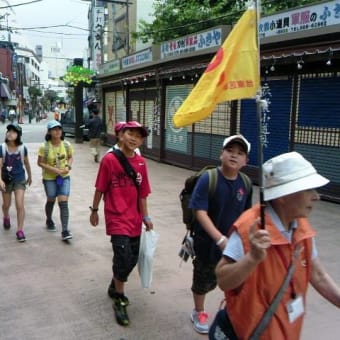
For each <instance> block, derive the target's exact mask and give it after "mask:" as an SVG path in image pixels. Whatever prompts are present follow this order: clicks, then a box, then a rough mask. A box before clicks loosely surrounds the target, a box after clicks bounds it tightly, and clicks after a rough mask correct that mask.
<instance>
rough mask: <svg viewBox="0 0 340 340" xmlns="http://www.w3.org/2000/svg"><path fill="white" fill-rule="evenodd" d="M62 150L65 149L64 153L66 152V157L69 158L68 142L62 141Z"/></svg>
mask: <svg viewBox="0 0 340 340" xmlns="http://www.w3.org/2000/svg"><path fill="white" fill-rule="evenodd" d="M63 142H64V148H65V151H66V155H67V157H69V152H70V142H68V141H67V140H64V141H63Z"/></svg>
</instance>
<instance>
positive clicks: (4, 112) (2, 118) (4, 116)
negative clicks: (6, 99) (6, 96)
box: [0, 108, 7, 124]
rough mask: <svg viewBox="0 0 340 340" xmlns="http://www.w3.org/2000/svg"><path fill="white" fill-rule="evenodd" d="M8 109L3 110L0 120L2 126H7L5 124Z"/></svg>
mask: <svg viewBox="0 0 340 340" xmlns="http://www.w3.org/2000/svg"><path fill="white" fill-rule="evenodd" d="M6 115H7V114H6V109H5V108H3V109H2V110H1V116H0V120H1V123H2V124H5V122H6Z"/></svg>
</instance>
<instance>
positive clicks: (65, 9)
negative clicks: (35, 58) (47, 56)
mask: <svg viewBox="0 0 340 340" xmlns="http://www.w3.org/2000/svg"><path fill="white" fill-rule="evenodd" d="M33 1H34V0H0V7H4V6H6V5H7V4H10V5H11V6H12V10H11V9H8V8H7V9H1V8H0V14H1V15H3V14H4V13H6V12H7V13H9V14H10V15H9V16H8V26H9V27H13V28H18V30H17V32H19V33H20V34H19V35H17V34H14V36H13V38H12V41H15V39H16V37H18V39H20V40H21V41H23V40H24V41H25V42H26V44H28V45H31V46H30V47H31V48H32V49H34V47H35V45H39V44H40V45H43V46H44V45H45V46H46V45H48V44H50V45H52V44H55V43H56V42H58V43H59V44H60V45H61V46H62V48H63V51H64V55H65V57H67V58H82V57H83V55H84V50H85V49H86V47H87V45H88V40H87V38H88V31H87V29H88V20H87V14H88V8H89V3H90V2H88V1H82V0H41V1H36V2H33ZM17 4H25V5H21V6H15V5H17ZM1 24H2V25H4V24H6V23H4V21H2V22H1ZM56 25H70V26H75V27H79V28H82V29H83V30H81V29H75V28H71V27H50V26H56ZM41 27H48V28H41ZM20 28H34V30H29V29H25V30H21V29H20Z"/></svg>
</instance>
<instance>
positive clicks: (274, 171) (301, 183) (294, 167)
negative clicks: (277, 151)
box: [262, 151, 329, 201]
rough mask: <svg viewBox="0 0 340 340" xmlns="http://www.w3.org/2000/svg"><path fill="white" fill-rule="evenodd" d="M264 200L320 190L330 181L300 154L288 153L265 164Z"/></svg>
mask: <svg viewBox="0 0 340 340" xmlns="http://www.w3.org/2000/svg"><path fill="white" fill-rule="evenodd" d="M262 168H263V176H264V178H263V184H264V200H265V201H270V200H272V199H275V198H279V197H282V196H286V195H289V194H293V193H295V192H299V191H302V190H308V189H314V188H319V187H321V186H323V185H325V184H327V183H328V182H329V180H328V179H327V178H325V177H323V176H321V175H319V174H318V173H317V172H316V170H315V168H314V167H313V165H312V164H311V163H310V162H308V161H307V160H306V159H305V158H303V157H302V156H301V155H300V154H299V153H298V152H295V151H294V152H288V153H284V154H282V155H279V156H276V157H273V158H271V159H269V160H268V161H266V162H265V163H263V166H262Z"/></svg>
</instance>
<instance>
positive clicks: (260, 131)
mask: <svg viewBox="0 0 340 340" xmlns="http://www.w3.org/2000/svg"><path fill="white" fill-rule="evenodd" d="M256 14H257V15H256V20H257V22H256V34H257V49H258V60H259V62H258V72H259V79H260V81H261V60H260V58H261V54H260V36H259V33H258V27H259V21H260V14H261V0H257V1H256ZM261 92H262V90H261V86H260V88H259V93H258V94H257V96H256V111H257V128H258V152H257V159H258V182H259V194H260V197H259V198H260V217H261V221H260V223H261V224H260V225H261V228H262V229H264V228H265V217H264V209H265V206H266V205H265V202H264V186H263V171H262V164H263V129H262V102H261Z"/></svg>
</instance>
